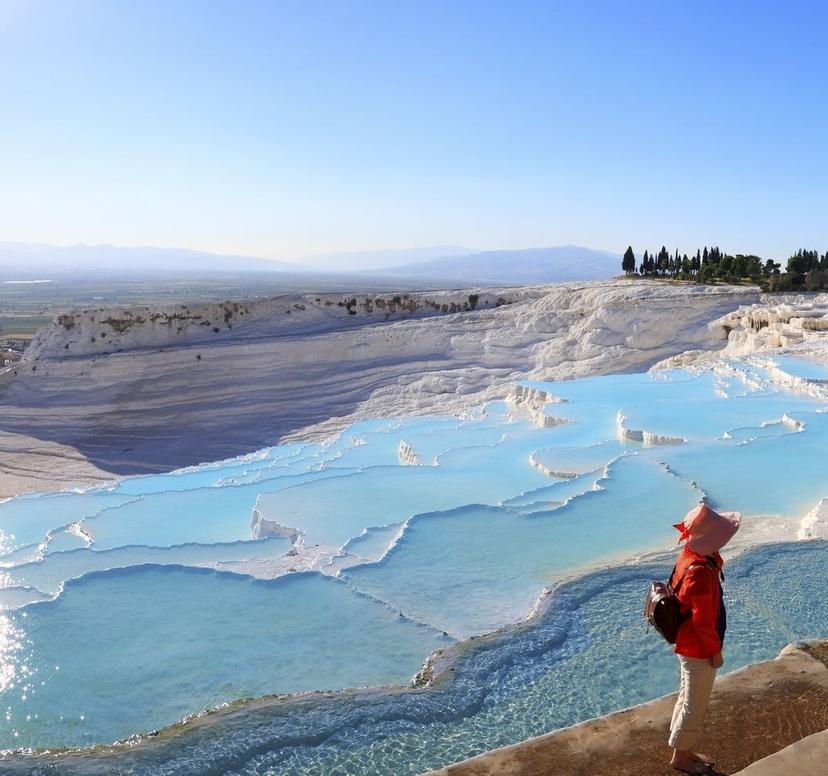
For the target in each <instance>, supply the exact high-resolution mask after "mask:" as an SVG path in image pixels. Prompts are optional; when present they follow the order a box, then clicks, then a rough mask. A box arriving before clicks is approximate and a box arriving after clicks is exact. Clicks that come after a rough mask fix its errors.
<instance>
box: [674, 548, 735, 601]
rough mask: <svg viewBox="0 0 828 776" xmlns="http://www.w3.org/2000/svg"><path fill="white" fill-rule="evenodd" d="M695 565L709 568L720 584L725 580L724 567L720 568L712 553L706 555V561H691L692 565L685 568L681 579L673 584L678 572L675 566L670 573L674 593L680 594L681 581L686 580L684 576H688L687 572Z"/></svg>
mask: <svg viewBox="0 0 828 776" xmlns="http://www.w3.org/2000/svg"><path fill="white" fill-rule="evenodd" d="M693 567H696V568H708V569H710V570H711V571H713V572H714V573H715V574H716V577H717V579H718V581H719V584H720V585H721V583H722V582H724V571H722V569H721V568H719V564H718V563H716V561H715V560H714V559H713V558H712V557H710V555H706V556H705V558H704V561H698V560H694V561H693V562H692V563H690V565H689V566H688V567H687V568H686V569H685V570H684V573H683V574H682V575H681V576H680V577H679V580H678V582H676V584H675V586H673V585H672V581H673V576H674V575H675V573H676V566H673V573H672V574H670V583H671V584H670V586H671V587H672V589H673V595H678V591H679V588H680V587H681V583H682V582H684V578H685V577H686V576H687V574H688V573H689V572H690V569H692V568H693Z"/></svg>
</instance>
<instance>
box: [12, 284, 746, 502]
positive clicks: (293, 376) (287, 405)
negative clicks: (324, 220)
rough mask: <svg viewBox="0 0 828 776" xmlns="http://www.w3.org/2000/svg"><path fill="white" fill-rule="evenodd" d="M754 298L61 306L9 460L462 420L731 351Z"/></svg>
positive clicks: (150, 459)
mask: <svg viewBox="0 0 828 776" xmlns="http://www.w3.org/2000/svg"><path fill="white" fill-rule="evenodd" d="M758 299H759V295H758V293H757V292H756V290H755V289H751V288H743V287H726V286H716V287H713V286H697V285H678V284H677V285H673V284H665V283H660V282H652V281H646V280H637V281H624V280H618V281H606V282H598V283H580V284H566V285H557V286H538V287H526V288H517V289H514V288H513V289H495V290H491V289H488V290H487V291H485V292H484V291H476V290H470V291H469V290H467V291H462V292H456V291H453V292H434V293H430V294H410V295H408V296H407V297H406V296H405V295H399V296H398V297H394V296H390V297H389V296H383V297H377V296H376V295H373V296H371V295H368V296H366V295H361V296H349V295H344V296H343V295H338V296H334V295H318V296H317V295H310V296H308V295H306V296H302V297H297V296H290V297H278V298H275V299H271V300H263V301H257V302H251V303H241V302H239V303H236V304H234V303H226V304H223V305H208V306H204V307H199V308H194V307H184V306H180V307H176V308H167V309H164V310H155V311H151V310H132V311H123V310H120V311H110V312H107V311H101V310H97V311H89V312H84V313H78V314H76V315H69V316H62V317H61V318H60V319H59V320H58V321H56V322H55V323H54V324H53V325H52V326H51V327H47V328H46V329H44V330H43V331H42V332H40V333H39V334H38V336H37V337H36V339H35V341H34V342H33V343H32V346H31V348H30V349H29V350H28V351H27V353H26V356H25V359H24V361H23V362H21V363H20V364H19V365H17V367H16V371H15V373H14V374H13V375H11V374H10V375H9V376H10V377H11V379H10V381H9V382H8V383H7V385H6V386H5V391H4V394H3V396H2V399H0V406H1V407H2V417H3V425H2V428H3V430H4V432H9V433H5V434H0V468H2V469H3V470H4V471H6V472H9V471H11V470H12V469H14V468H15V467H16V461H17V460H18V456H19V455H20V454H21V453H23V454H29V453H30V452H31V450H32V449H34V448H38V449H43V448H44V447H45V448H48V449H47V450H44V454H43V456H42V461H43V464H42V465H41V466H40V469H44V468H48V471H49V473H50V474H49V476H50V477H51V478H52V484H55V483H59V482H66V481H68V480H88V479H93V478H94V477H96V476H100V474H101V473H102V472H104V473H109V474H126V473H140V472H148V471H159V470H166V469H171V468H176V467H180V466H185V465H190V464H194V463H198V462H202V461H208V460H218V459H221V458H226V457H229V456H233V455H238V454H241V453H245V452H250V451H252V450H255V449H258V448H261V447H264V446H267V445H271V444H274V443H276V442H278V441H280V440H281V441H287V440H290V439H300V438H316V439H319V438H322V437H326V436H329V435H331V434H332V433H334V432H336V431H339V430H340V429H342V428H343V427H344V426H346V425H347V424H349V423H352V422H354V421H355V420H357V419H360V418H366V417H381V416H400V415H412V414H426V413H436V414H446V413H449V414H451V413H455V414H460V413H463V412H466V411H468V410H469V409H470V408H473V407H475V406H479V405H480V404H481V403H483V402H485V401H487V400H490V399H495V398H501V399H502V398H504V397H505V396H506V395H507V393H508V392H509V389H510V386H511V385H512V383H513V382H514V381H516V380H526V379H528V380H533V379H534V380H543V379H562V378H572V377H578V376H583V375H589V374H606V373H610V372H621V371H631V370H642V369H646V368H648V367H650V366H651V365H653V364H654V363H656V362H658V361H659V360H662V359H665V358H667V357H670V356H673V355H675V354H678V353H682V352H683V351H686V350H688V349H696V350H709V349H712V348H719V347H721V346H722V345H724V344H725V337H726V334H727V332H726V331H725V329H724V328H723V326H721V325H718V326H711V325H710V324H711V322H713V321H716V320H718V319H720V318H721V317H722V316H723V315H725V314H728V313H730V312H733V311H734V310H736V309H737V308H739V307H740V306H742V307H744V305H745V303H754V302H757V301H758ZM340 303H341V304H340ZM472 308H474V309H472ZM215 328H218V332H216V331H214V329H215ZM104 335H105V336H104ZM539 420H540V418H539ZM544 422H546V421H544ZM550 422H554V418H553V419H552V420H551V421H550ZM38 460H41V459H38ZM70 461H74V463H73V467H74V468H72V469H71V471H70V470H69V469H66V468H65V467H66V466H67V465H68V462H70ZM47 462H48V466H47V467H46V464H47ZM79 462H86V463H87V467H88V468H87V469H84V468H83V466H82V465H81V463H79ZM39 476H40V479H33V480H32V482H31V483H30V484H29V485H28V486H27V485H26V483H25V478H22V479H21V477H22V475H21V476H20V477H18V479H17V480H15V481H14V486H13V487H14V489H15V490H14V491H12V492H22V491H24V490H26V489H33V488H43V487H45V481H44V479H43V477H44V476H45V473H44V472H43V471H41V472H40V474H39ZM0 494H4V495H8V494H9V487H8V483H6V487H3V488H0Z"/></svg>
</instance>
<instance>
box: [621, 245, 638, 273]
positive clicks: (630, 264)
mask: <svg viewBox="0 0 828 776" xmlns="http://www.w3.org/2000/svg"><path fill="white" fill-rule="evenodd" d="M621 269H623V270H624V272H626V273H627V274H628V275H631V274H632V273H633V272H635V254H634V253H633V249H632V245H628V246H627V250H626V251H624V258H623V259H622V260H621Z"/></svg>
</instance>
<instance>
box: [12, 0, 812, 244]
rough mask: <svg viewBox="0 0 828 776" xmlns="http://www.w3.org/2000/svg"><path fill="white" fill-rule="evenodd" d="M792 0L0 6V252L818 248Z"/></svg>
mask: <svg viewBox="0 0 828 776" xmlns="http://www.w3.org/2000/svg"><path fill="white" fill-rule="evenodd" d="M826 22H828V8H826V7H825V6H824V5H823V4H821V3H817V2H791V3H785V4H782V3H771V2H759V3H755V2H750V3H747V2H735V3H728V4H714V3H712V2H701V3H694V4H692V5H690V4H678V3H662V4H652V3H644V2H631V3H611V2H599V1H596V2H586V3H578V4H573V3H568V4H566V3H536V2H526V1H525V0H524V1H522V2H510V3H505V2H500V3H487V4H481V3H477V2H473V1H471V0H457V2H452V3H449V4H447V3H438V2H432V1H431V0H426V1H424V2H417V3H414V2H400V3H393V4H390V3H381V2H375V1H369V0H347V1H345V0H339V1H335V2H321V1H320V0H304V1H303V2H294V1H289V2H280V3H278V4H277V3H269V2H247V3H244V4H238V3H232V2H226V1H224V0H217V1H216V2H213V3H210V4H204V3H199V2H194V1H193V0H182V1H181V2H176V3H165V2H159V1H158V0H147V2H141V3H131V4H128V3H116V2H114V1H113V0H77V2H73V3H71V4H70V3H62V2H58V1H57V0H41V1H40V2H38V1H35V0H4V2H2V3H0V88H2V93H3V95H4V99H3V119H4V120H3V121H2V122H0V164H1V165H2V169H3V175H2V176H0V241H19V242H38V243H50V244H58V245H66V244H76V243H92V244H96V243H109V244H114V245H122V246H143V245H155V246H164V247H175V248H188V249H194V250H204V251H211V252H215V253H228V254H238V255H248V256H262V257H268V258H275V259H283V260H296V259H297V258H300V257H312V256H315V255H318V254H328V253H336V252H342V251H368V250H386V249H391V248H397V249H404V248H415V247H420V246H428V245H434V246H439V245H446V246H457V245H460V246H464V247H465V248H467V249H468V250H469V251H473V250H483V249H487V248H497V249H516V248H529V247H539V246H550V245H561V244H577V245H585V246H589V247H591V248H596V249H603V250H608V251H613V252H620V251H622V250H623V247H624V246H625V245H626V244H627V243H632V244H633V245H634V247H635V248H636V250H637V251H639V252H640V251H643V249H644V248H650V249H653V248H658V247H659V246H660V245H661V244H666V245H667V246H668V247H670V248H671V249H672V248H676V247H677V248H680V249H681V250H682V251H687V252H690V251H693V250H695V248H696V247H699V246H701V245H704V244H711V243H717V244H719V245H721V246H722V247H724V248H725V249H727V250H732V251H744V252H754V253H757V254H759V255H762V256H766V257H775V258H777V259H780V258H784V257H786V256H787V255H788V254H789V253H790V252H792V251H793V250H795V249H796V248H797V247H802V246H809V247H816V248H819V249H821V250H824V249H825V248H826V247H828V222H826V219H825V212H826V205H827V204H828V196H826V192H825V185H824V181H825V179H826V174H827V173H828V152H826V148H825V142H824V131H825V130H824V127H825V125H826V120H827V119H828V100H826V94H825V84H826V83H828V65H826V62H825V58H824V57H823V56H822V55H821V53H820V52H821V51H822V48H823V46H822V43H823V40H822V39H823V35H822V31H823V30H824V29H825V26H826Z"/></svg>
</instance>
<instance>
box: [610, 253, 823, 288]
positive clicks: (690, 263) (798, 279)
mask: <svg viewBox="0 0 828 776" xmlns="http://www.w3.org/2000/svg"><path fill="white" fill-rule="evenodd" d="M621 269H623V270H624V272H625V273H626V274H627V275H628V276H630V277H650V278H671V279H673V280H692V281H696V282H698V283H716V282H722V283H744V282H748V283H756V284H758V285H760V286H761V287H762V289H763V290H765V291H791V290H794V291H800V290H807V291H820V290H825V289H828V251H826V252H825V253H824V254H822V255H820V254H819V253H818V252H817V251H813V250H804V249H800V250H798V251H797V252H796V253H795V254H793V255H792V256H791V257H790V258H789V259H788V263H787V266H786V271H785V272H782V271H781V264H780V263H779V262H776V261H774V260H773V259H765V260H763V259H762V258H761V257H760V256H755V255H753V254H743V253H737V254H735V255H731V254H729V253H723V252H722V251H721V249H720V248H719V247H718V246H716V247H714V248H708V247H707V246H705V247H704V248H702V249H699V250H697V251H696V253H695V255H693V256H688V255H687V254H686V253H685V254H683V255H682V254H680V253H679V252H678V251H676V252H675V253H670V252H669V251H668V250H667V248H666V247H665V246H662V247H661V250H660V251H659V252H658V253H650V252H649V251H646V250H645V251H644V255H643V256H642V257H641V261H640V262H639V261H637V259H636V256H635V252H634V251H633V249H632V246H629V247H628V248H627V250H626V251H625V252H624V257H623V259H622V260H621Z"/></svg>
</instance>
